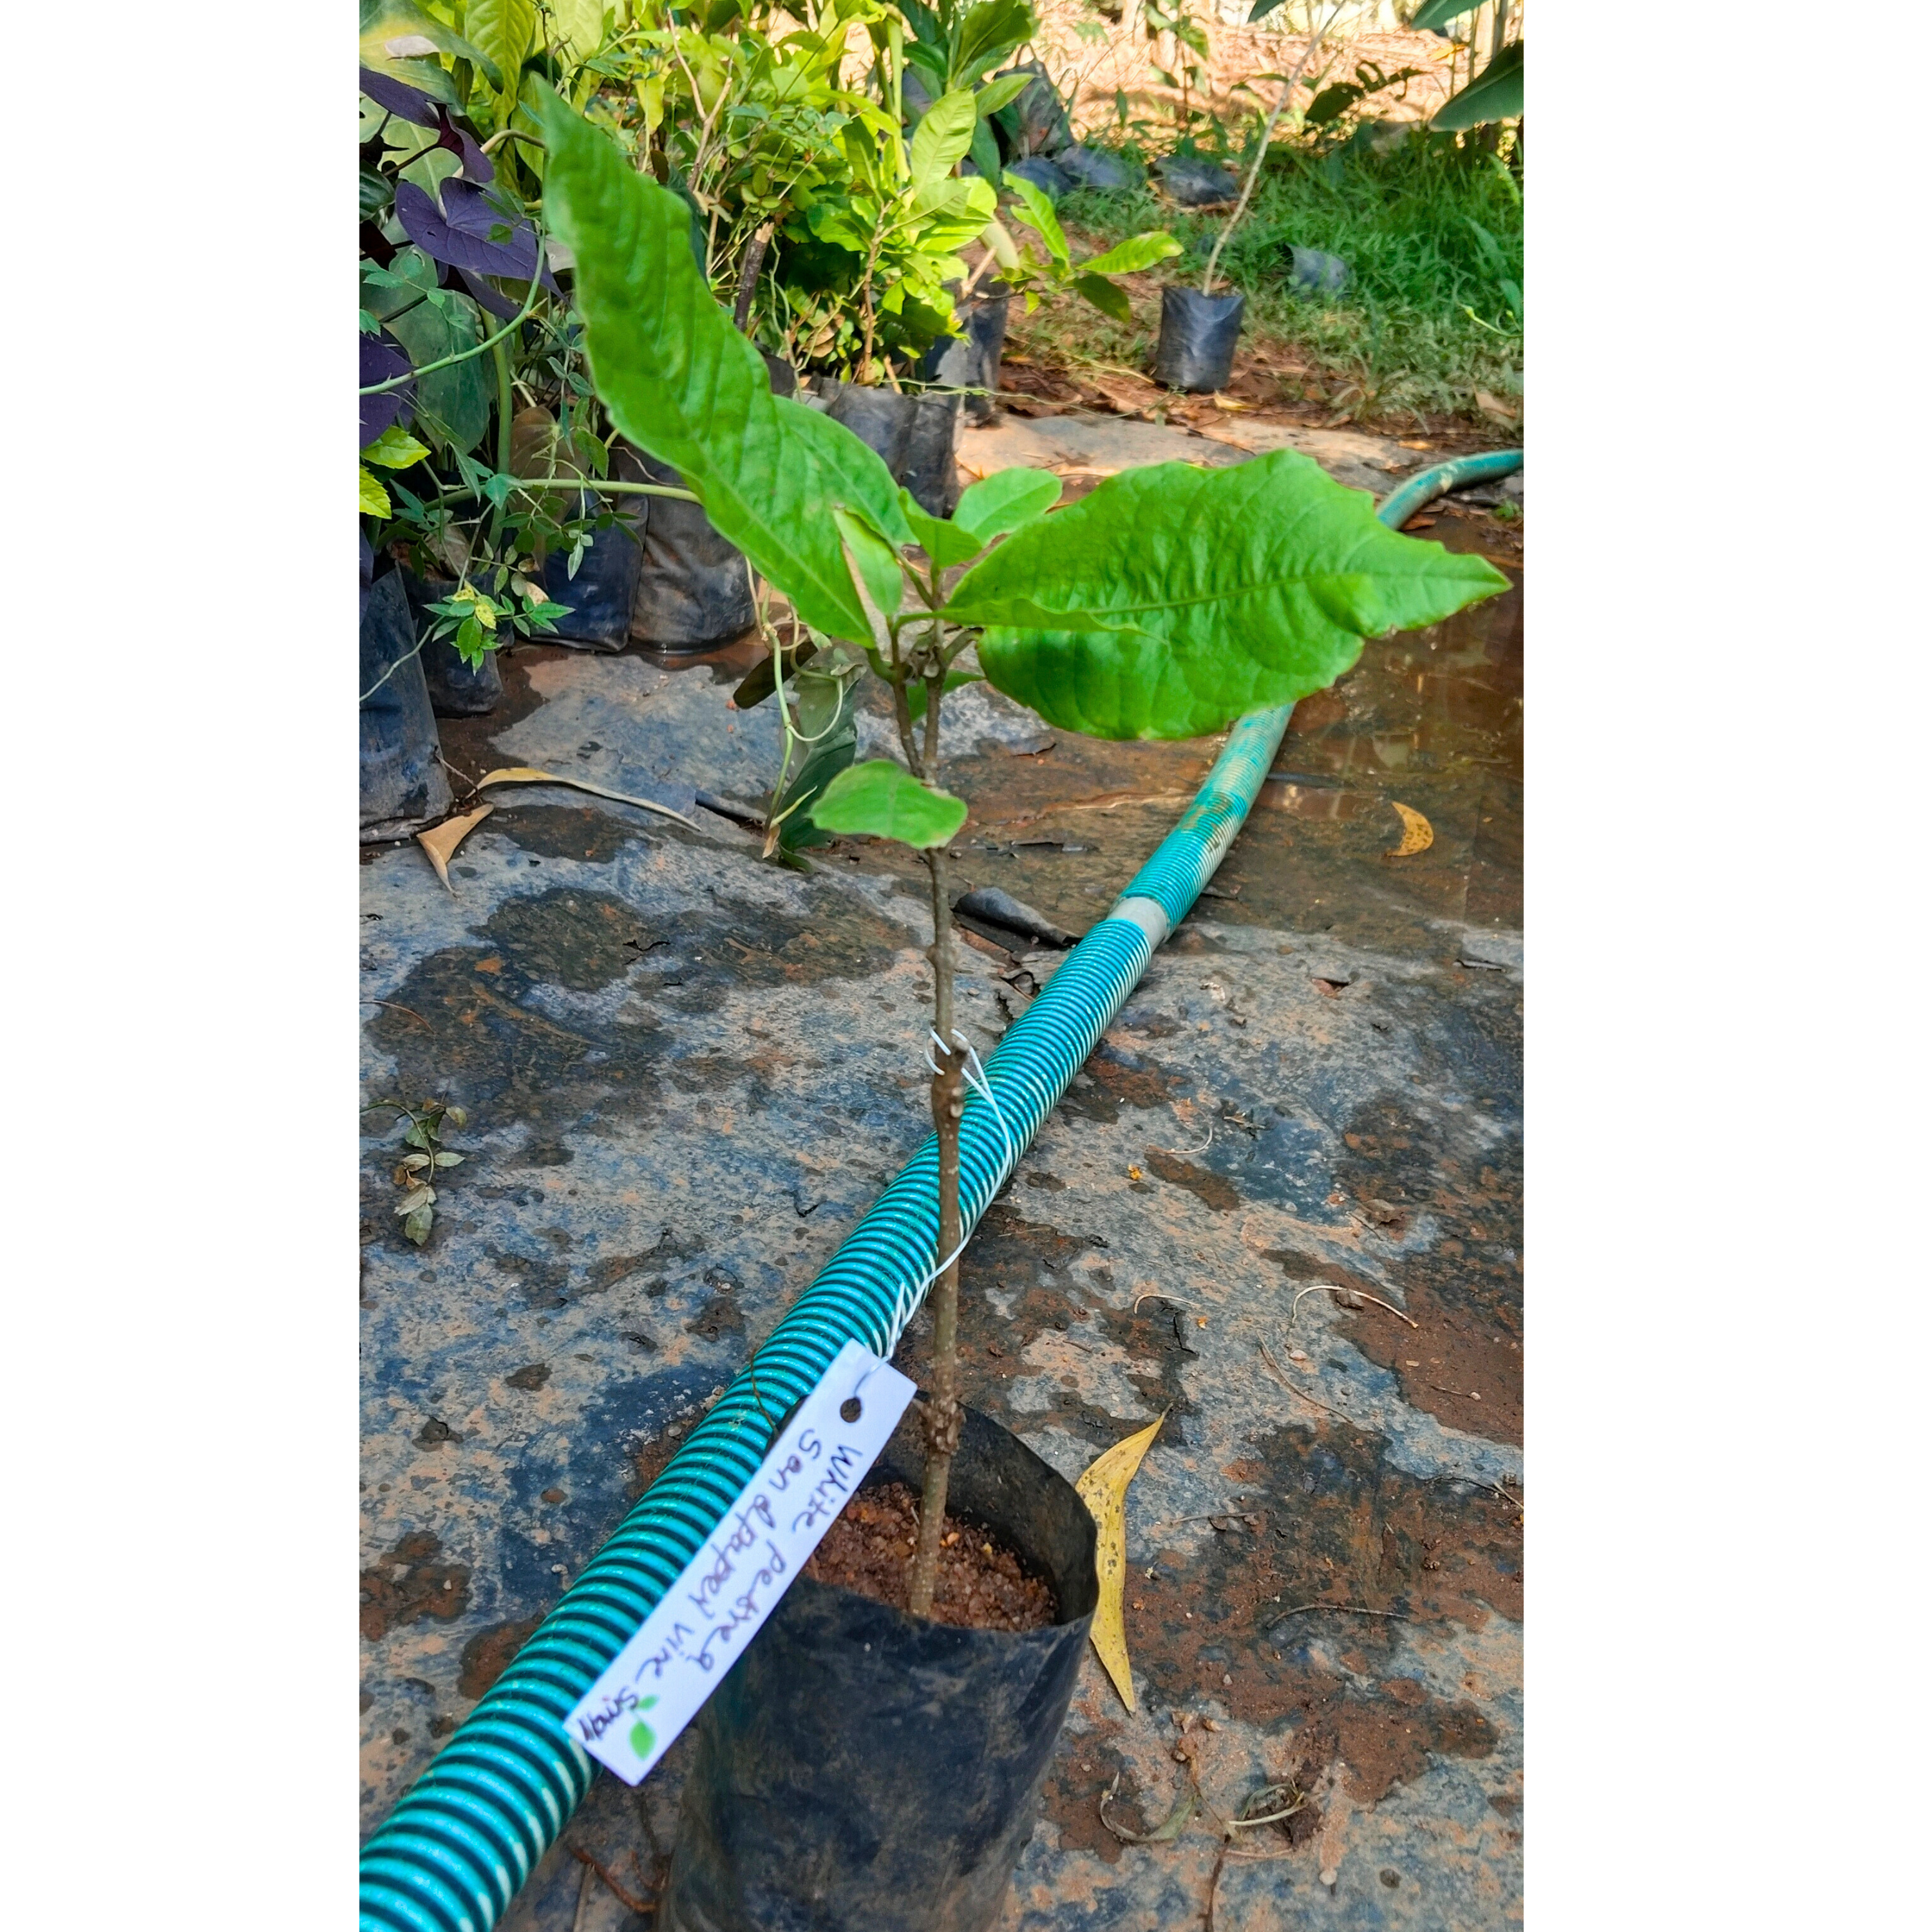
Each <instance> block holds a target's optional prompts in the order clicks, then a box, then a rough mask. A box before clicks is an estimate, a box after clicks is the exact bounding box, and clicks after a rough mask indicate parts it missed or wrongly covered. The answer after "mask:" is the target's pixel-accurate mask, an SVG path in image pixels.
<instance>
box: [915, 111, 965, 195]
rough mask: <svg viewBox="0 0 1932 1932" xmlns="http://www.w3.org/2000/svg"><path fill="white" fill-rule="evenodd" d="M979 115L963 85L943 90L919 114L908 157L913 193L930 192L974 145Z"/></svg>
mask: <svg viewBox="0 0 1932 1932" xmlns="http://www.w3.org/2000/svg"><path fill="white" fill-rule="evenodd" d="M978 118H980V117H979V113H978V110H977V109H976V108H975V107H974V105H973V97H972V95H971V94H970V93H968V92H967V90H966V89H965V88H963V87H956V88H955V89H953V92H951V93H950V94H942V95H941V96H940V97H939V98H938V100H937V101H935V102H934V103H933V104H932V106H931V107H929V108H928V109H927V110H926V112H925V113H924V114H923V115H921V116H920V117H919V125H918V126H917V127H915V128H914V129H913V134H912V148H911V151H910V154H908V156H907V161H908V163H909V165H910V168H911V171H912V191H913V193H914V194H915V195H921V194H927V193H931V191H932V190H933V189H934V188H935V187H938V184H939V183H940V182H941V181H944V179H945V178H946V177H947V175H950V173H952V172H953V163H955V162H956V161H958V160H962V159H963V158H964V157H965V153H966V151H967V149H968V148H970V147H971V145H973V126H974V122H975V121H977V120H978Z"/></svg>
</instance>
